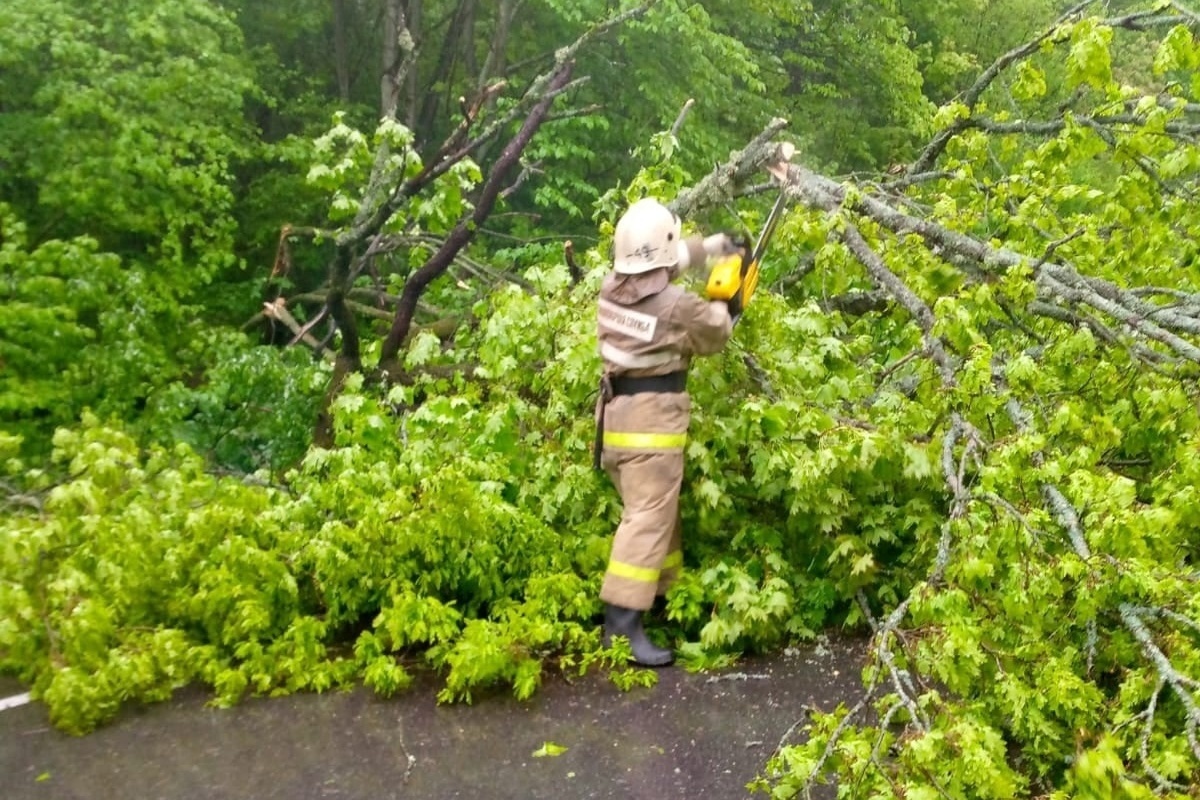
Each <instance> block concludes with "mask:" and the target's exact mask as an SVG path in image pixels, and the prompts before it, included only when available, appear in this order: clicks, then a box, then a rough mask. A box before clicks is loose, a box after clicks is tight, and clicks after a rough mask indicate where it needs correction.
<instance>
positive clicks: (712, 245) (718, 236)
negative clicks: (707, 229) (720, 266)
mask: <svg viewBox="0 0 1200 800" xmlns="http://www.w3.org/2000/svg"><path fill="white" fill-rule="evenodd" d="M739 239H741V237H740V236H736V235H734V234H729V233H714V234H713V235H711V236H705V237H704V252H705V253H707V254H708V257H709V259H710V260H711V259H713V258H719V257H721V256H729V255H733V254H734V253H736V252H737V251H738V250H739V249H740V248H741V247H742V245H739V244H738V240H739Z"/></svg>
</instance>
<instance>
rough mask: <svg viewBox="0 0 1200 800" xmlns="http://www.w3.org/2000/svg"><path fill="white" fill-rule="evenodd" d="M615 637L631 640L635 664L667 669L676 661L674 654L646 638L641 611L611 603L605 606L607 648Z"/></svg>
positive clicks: (605, 641)
mask: <svg viewBox="0 0 1200 800" xmlns="http://www.w3.org/2000/svg"><path fill="white" fill-rule="evenodd" d="M614 636H624V637H626V638H628V639H629V649H630V650H632V651H633V661H634V663H635V664H640V665H641V666H643V667H665V666H667V665H668V664H670V663H672V662H673V661H675V654H674V653H672V652H671V651H670V650H668V649H666V648H663V647H659V646H657V645H656V644H654V642H651V641H650V640H649V639H647V638H646V631H644V630H643V629H642V612H641V611H638V610H636V609H632V608H622V607H621V606H614V605H612V604H611V603H609V604H605V606H604V646H605V647H609V646H611V644H612V637H614Z"/></svg>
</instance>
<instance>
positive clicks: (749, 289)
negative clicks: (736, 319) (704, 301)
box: [705, 253, 758, 309]
mask: <svg viewBox="0 0 1200 800" xmlns="http://www.w3.org/2000/svg"><path fill="white" fill-rule="evenodd" d="M744 258H747V256H743V255H741V254H739V253H734V254H733V255H730V256H726V257H724V258H722V259H721V260H720V261H718V262H717V263H716V264H714V265H713V268H712V272H710V273H708V285H707V286H706V287H705V293H706V294H707V295H708V299H709V300H729V299H731V298H733V297H736V296H737V294H738V293H739V292H741V300H742V308H743V309H745V307H746V306H748V305H750V298H751V297H753V296H754V289H755V288H756V287H757V286H758V263H757V262H753V261H752V262H750V266H749V267H747V268H746V274H745V275H744V276H743V275H742V259H744Z"/></svg>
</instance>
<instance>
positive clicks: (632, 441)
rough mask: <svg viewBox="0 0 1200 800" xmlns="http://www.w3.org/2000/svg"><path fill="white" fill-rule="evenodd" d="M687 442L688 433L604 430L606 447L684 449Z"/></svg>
mask: <svg viewBox="0 0 1200 800" xmlns="http://www.w3.org/2000/svg"><path fill="white" fill-rule="evenodd" d="M685 444H687V434H686V433H618V432H617V431H605V432H604V446H605V447H628V448H637V449H639V450H682V449H683V446H684V445H685Z"/></svg>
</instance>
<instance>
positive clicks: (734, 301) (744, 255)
mask: <svg viewBox="0 0 1200 800" xmlns="http://www.w3.org/2000/svg"><path fill="white" fill-rule="evenodd" d="M785 152H786V153H787V156H786V157H785V159H784V160H783V161H781V162H780V164H778V165H774V166H775V169H771V173H772V174H773V175H775V176H776V177H777V178H779V179H780V181H781V182H783V180H784V176H786V170H787V166H786V158H788V157H790V156H791V149H790V148H789V149H788V150H787V151H785ZM779 169H781V170H782V174H781V173H780V172H778V171H776V170H779ZM786 204H787V190H786V187H785V188H781V189H780V190H779V198H778V199H777V200H776V201H775V205H774V206H773V207H772V208H771V213H770V214H769V215H768V216H767V221H766V223H764V224H763V228H762V231H761V232H760V233H759V234H758V241H756V242H755V243H754V249H753V250H749V251H747V249H746V248H745V247H743V248H740V249H739V251H738V252H736V253H733V254H731V255H728V256H725V257H724V258H722V259H721V260H720V261H718V262H717V263H716V264H714V265H713V268H712V271H711V272H710V273H709V274H708V284H707V286H706V287H705V293H706V294H707V295H708V299H709V300H724V301H725V302H726V303H728V304H729V314H730V316H731V317H733V324H734V325H736V324H737V323H738V320H739V319H741V317H742V312H743V311H745V310H746V306H748V305H750V298H751V297H753V296H754V290H755V288H756V287H757V286H758V270H759V265H760V264H761V262H762V257H763V254H764V253H765V252H766V251H767V245H768V244H770V242H771V237H772V236H773V235H774V233H775V228H777V227H778V226H779V220H780V218H781V217H782V216H783V208H784V206H785V205H786Z"/></svg>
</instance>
